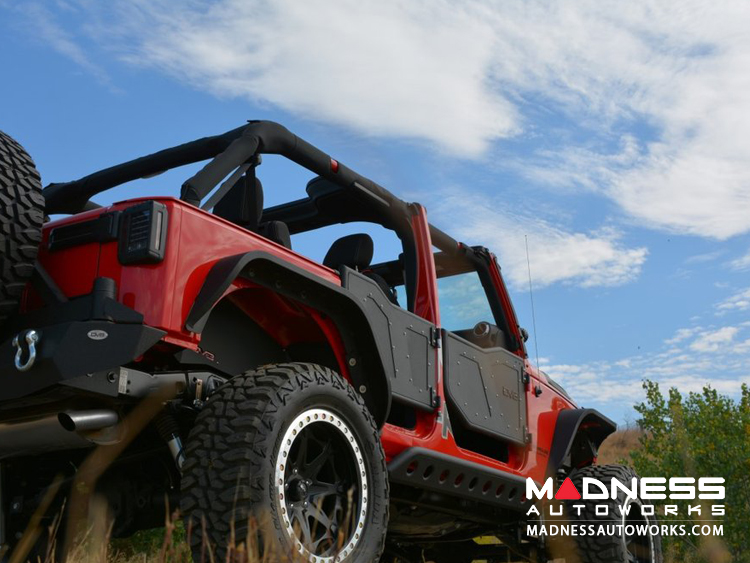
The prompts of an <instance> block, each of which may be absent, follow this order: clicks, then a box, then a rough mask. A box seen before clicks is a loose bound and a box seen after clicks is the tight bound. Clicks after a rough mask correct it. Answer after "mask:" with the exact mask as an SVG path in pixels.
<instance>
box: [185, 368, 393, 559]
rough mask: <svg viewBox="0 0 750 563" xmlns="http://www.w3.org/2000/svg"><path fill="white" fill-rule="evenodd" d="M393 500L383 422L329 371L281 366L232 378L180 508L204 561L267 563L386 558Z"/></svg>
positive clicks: (218, 395) (190, 454)
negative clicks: (380, 426) (381, 431)
mask: <svg viewBox="0 0 750 563" xmlns="http://www.w3.org/2000/svg"><path fill="white" fill-rule="evenodd" d="M326 444H328V445H326ZM326 452H327V453H326ZM334 452H335V454H334ZM321 459H322V460H323V461H320V460H321ZM325 460H328V461H325ZM321 468H322V469H321ZM388 494H389V488H388V475H387V469H386V464H385V454H384V453H383V448H382V445H381V443H380V437H379V434H378V429H377V426H376V425H375V422H374V420H373V418H372V416H371V415H370V413H369V411H368V410H367V407H365V404H364V401H363V400H362V398H361V397H360V396H359V394H358V393H357V392H356V391H355V390H354V389H353V388H352V386H351V385H349V383H347V382H346V381H345V380H344V379H343V378H342V377H341V376H340V375H338V374H337V373H335V372H333V371H332V370H331V369H329V368H326V367H322V366H318V365H314V364H306V363H288V364H279V365H273V366H266V367H263V368H260V369H257V370H254V371H249V372H247V373H245V374H243V375H240V376H237V377H235V378H233V379H231V380H230V381H228V382H227V383H226V384H224V385H223V386H222V387H221V388H220V389H219V390H217V391H216V392H215V393H214V394H213V395H212V396H211V397H210V399H209V400H208V402H207V403H206V406H205V407H204V408H203V410H202V411H201V412H200V414H199V415H198V418H197V420H196V423H195V426H194V427H193V429H192V430H191V432H190V436H189V438H188V442H187V446H186V461H185V465H184V466H183V477H182V503H181V509H182V513H183V515H184V517H185V527H186V529H187V530H188V533H189V539H190V544H191V548H192V551H193V558H194V560H195V561H208V560H209V550H210V552H213V556H215V557H216V560H217V561H238V560H246V559H244V558H247V556H248V553H247V551H248V550H249V551H257V552H258V555H260V558H259V560H261V561H287V560H289V561H295V562H302V561H307V562H312V561H315V562H328V561H333V560H334V559H335V560H336V561H337V562H338V561H343V562H345V563H355V562H356V563H370V562H375V561H378V559H379V557H380V554H381V553H382V551H383V546H384V542H385V532H386V528H387V523H388ZM342 506H343V507H344V508H342ZM355 507H356V508H355ZM344 514H346V515H351V517H346V516H345V517H343V518H342V516H343V515H344ZM321 522H322V524H321ZM316 523H317V527H316ZM303 527H306V530H302V528H303ZM345 528H346V531H345ZM355 534H356V537H355ZM324 536H325V538H324ZM306 538H309V539H306ZM321 538H323V539H321ZM300 540H301V541H300ZM303 543H305V544H306V545H308V546H311V547H310V550H309V551H306V550H305V549H303V547H302V544H303ZM243 548H244V553H243ZM253 555H254V554H252V553H251V554H250V557H249V560H254V559H253Z"/></svg>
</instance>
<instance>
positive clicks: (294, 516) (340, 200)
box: [0, 121, 661, 563]
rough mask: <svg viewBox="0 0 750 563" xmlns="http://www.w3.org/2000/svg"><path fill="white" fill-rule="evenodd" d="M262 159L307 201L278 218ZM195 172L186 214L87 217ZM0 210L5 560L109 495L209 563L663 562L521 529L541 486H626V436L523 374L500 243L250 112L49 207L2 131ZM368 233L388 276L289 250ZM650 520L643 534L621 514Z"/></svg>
mask: <svg viewBox="0 0 750 563" xmlns="http://www.w3.org/2000/svg"><path fill="white" fill-rule="evenodd" d="M262 154H278V155H282V156H284V157H286V158H287V159H289V160H292V161H294V162H295V163H297V164H298V165H301V166H302V167H304V168H306V169H308V170H309V171H311V172H312V173H313V174H314V175H316V176H315V177H314V178H313V179H312V180H311V181H310V182H309V183H308V184H307V188H306V191H307V197H305V198H303V199H299V200H296V201H291V202H289V203H285V204H283V205H277V206H274V207H267V208H264V207H263V188H262V186H261V182H260V180H259V179H258V176H257V175H256V174H257V170H258V165H259V164H260V162H261V155H262ZM201 161H208V163H207V164H206V165H205V166H204V167H203V168H202V169H201V170H200V171H199V172H198V173H197V174H195V175H194V176H193V177H191V178H190V179H188V180H187V181H186V182H185V183H184V184H183V185H182V190H181V194H180V198H179V199H176V198H171V197H153V198H138V199H133V200H128V201H123V202H120V203H117V204H115V205H112V206H109V207H101V206H99V205H97V204H96V203H94V202H93V201H91V198H92V197H94V196H96V195H97V194H99V193H101V192H103V191H104V190H107V189H110V188H113V187H115V186H118V185H121V184H124V183H127V182H130V181H133V180H136V179H139V178H145V177H150V176H153V175H156V174H158V173H160V172H163V171H165V170H169V169H172V168H176V167H179V166H183V165H187V164H191V163H196V162H201ZM0 199H1V200H2V211H1V212H0V227H1V230H0V241H1V243H2V244H0V252H1V253H2V254H1V255H0V266H1V268H0V331H1V332H2V334H0V342H2V344H1V345H0V546H4V548H3V547H0V559H1V558H2V551H3V549H4V550H5V551H6V552H8V551H9V550H10V549H12V548H13V547H14V546H16V547H17V548H18V549H22V548H24V546H25V549H27V550H28V544H29V542H28V541H24V540H22V538H23V537H24V532H25V531H26V532H25V533H26V534H27V536H28V534H29V533H30V532H29V530H28V526H29V522H30V521H32V520H34V519H38V518H39V517H42V518H43V519H44V518H47V519H49V521H52V522H55V523H56V527H57V531H58V533H60V534H61V533H62V532H63V531H64V530H63V528H65V523H66V521H67V522H68V526H67V527H68V529H70V528H71V525H70V518H72V517H73V516H75V514H73V513H74V512H75V511H76V510H78V509H80V508H81V499H80V498H78V499H76V495H78V496H79V497H80V496H81V495H83V494H84V493H82V491H93V490H95V491H96V494H98V495H101V496H102V497H103V498H105V499H106V500H107V502H108V504H109V507H110V510H111V513H112V515H113V522H114V523H113V534H114V535H115V536H123V535H128V534H131V533H133V532H134V531H137V530H139V529H145V528H153V527H158V526H160V525H163V523H164V514H165V511H168V510H169V509H170V507H171V508H174V507H175V506H179V507H180V510H181V513H182V516H183V518H184V522H185V529H186V531H187V535H188V537H189V541H190V542H191V546H192V549H193V553H194V557H195V560H196V561H208V560H209V555H208V554H212V555H211V557H216V558H217V559H216V560H227V559H232V558H233V557H239V556H240V555H242V553H243V552H244V553H245V554H246V546H245V544H247V543H248V542H250V543H253V545H255V547H256V548H257V549H258V550H260V551H261V552H262V553H264V554H265V556H266V557H267V559H266V560H281V559H283V558H285V557H290V558H291V559H294V560H299V561H305V562H311V563H323V562H325V563H329V562H331V563H334V562H355V561H356V562H364V561H368V562H369V561H391V562H394V561H403V562H412V561H414V562H417V561H436V562H454V561H458V562H469V561H473V560H474V559H482V560H485V561H546V560H548V559H551V558H553V557H556V556H557V557H566V558H567V560H568V561H572V560H580V561H586V562H597V563H601V562H605V561H613V562H614V561H617V562H626V561H627V562H642V563H658V561H660V560H661V554H660V546H659V538H658V536H651V535H648V534H646V535H633V536H626V535H624V534H623V533H619V534H614V535H611V536H607V537H601V536H599V537H579V538H575V539H574V540H573V541H571V542H570V544H569V545H568V547H567V549H568V551H567V552H566V553H564V554H559V553H558V554H555V553H554V546H553V545H552V546H551V544H550V542H549V541H545V540H546V539H547V538H545V536H544V535H540V536H538V537H532V536H530V535H529V533H527V524H529V523H531V524H533V523H537V524H538V523H540V522H543V521H544V519H545V512H544V510H534V509H532V506H533V505H534V502H532V501H533V500H534V499H529V498H527V496H526V495H527V488H526V487H527V483H526V482H527V479H531V480H533V482H534V483H535V485H536V487H537V488H538V487H540V486H541V484H542V483H543V482H545V481H546V480H547V479H548V478H550V477H551V478H553V479H554V480H555V482H556V483H557V485H556V486H559V485H560V484H561V483H562V482H563V480H564V479H565V478H566V477H568V476H570V477H571V479H572V481H573V482H574V483H575V484H576V485H580V484H581V482H582V479H583V477H585V476H590V477H596V478H598V479H600V480H603V481H606V480H607V479H611V478H612V477H617V478H619V479H621V480H623V481H627V480H628V479H630V478H631V477H632V476H633V474H632V471H631V470H629V469H627V468H624V467H622V466H609V467H599V466H596V465H595V462H596V456H597V448H598V446H599V445H600V444H601V442H602V441H603V440H604V438H605V437H606V436H607V435H609V434H610V433H612V432H613V431H614V430H615V425H614V424H613V423H612V422H611V421H610V420H608V419H607V418H606V417H604V416H602V415H601V414H599V413H598V412H596V411H594V410H591V409H583V408H578V407H577V406H576V405H575V403H574V402H573V401H572V400H571V399H570V397H568V395H567V394H566V393H565V391H564V390H563V389H562V388H561V387H560V386H559V385H557V384H556V383H555V382H554V381H552V380H551V379H550V378H549V377H548V376H546V375H545V374H544V373H542V372H541V371H539V370H538V369H535V367H534V366H533V365H532V364H531V363H530V362H529V361H528V358H527V353H526V350H525V347H524V341H525V340H526V338H527V334H526V332H525V331H524V330H523V329H522V328H520V327H519V324H518V320H517V319H516V315H515V312H514V310H513V306H512V304H511V301H510V298H509V296H508V292H507V290H506V287H505V285H504V283H503V278H502V276H501V274H500V267H499V266H498V264H497V261H496V258H495V256H494V255H493V254H492V253H491V252H490V251H488V250H487V249H486V248H483V247H469V246H466V245H465V244H462V243H460V242H457V241H455V240H454V239H453V238H451V237H450V236H449V235H447V234H445V233H444V232H442V231H440V230H439V229H437V228H435V227H434V226H432V225H430V223H429V222H428V220H427V214H426V212H425V209H424V207H422V206H421V205H419V204H417V203H406V202H404V201H402V200H401V199H399V198H398V197H396V196H394V195H393V194H391V193H390V192H388V191H387V190H386V189H385V188H383V187H382V186H380V185H378V184H376V183H375V182H373V181H371V180H369V179H367V178H365V177H363V176H360V175H359V174H357V173H356V172H354V171H353V170H351V169H350V168H347V167H346V166H344V165H343V164H341V163H340V162H338V161H337V160H334V159H333V158H331V157H330V156H328V155H327V154H325V153H323V152H321V151H320V150H318V149H317V148H315V147H313V146H312V145H310V144H309V143H307V142H305V141H304V140H302V139H300V138H299V137H297V136H295V135H293V134H292V133H290V132H289V131H288V130H287V129H285V128H284V127H282V126H280V125H278V124H276V123H272V122H268V121H251V122H249V123H248V124H245V125H243V126H242V127H239V128H237V129H234V130H232V131H229V132H227V133H225V134H223V135H218V136H214V137H207V138H203V139H199V140H196V141H193V142H190V143H187V144H184V145H181V146H178V147H174V148H170V149H166V150H163V151H161V152H158V153H156V154H153V155H150V156H146V157H142V158H139V159H136V160H133V161H130V162H127V163H125V164H120V165H118V166H114V167H112V168H108V169H105V170H102V171H99V172H96V173H94V174H91V175H89V176H86V177H85V178H82V179H80V180H77V181H74V182H67V183H55V184H50V185H48V186H47V187H46V188H44V189H43V190H42V188H41V184H40V178H39V174H38V173H37V172H36V170H35V168H34V164H33V162H32V161H31V159H30V158H29V156H28V155H27V154H26V153H25V152H24V150H23V149H22V148H21V147H20V145H18V144H17V143H16V142H15V141H13V140H12V139H11V138H10V137H8V136H7V135H4V134H1V133H0ZM60 214H67V215H69V217H65V218H62V219H57V220H54V221H50V220H49V216H50V215H60ZM351 222H360V223H361V222H366V223H371V224H374V225H379V226H381V227H384V228H385V229H388V230H390V231H392V232H393V233H395V234H396V236H397V237H398V239H399V240H400V242H401V246H402V251H401V253H399V255H397V256H393V259H392V260H390V261H386V262H380V263H377V264H373V263H372V258H373V241H372V238H371V237H370V236H368V235H367V234H351V235H349V236H345V237H343V238H340V239H338V240H335V241H333V242H332V244H331V246H330V250H329V251H328V253H327V254H326V256H325V259H324V260H323V263H322V264H320V263H317V262H315V261H313V260H310V259H308V258H306V257H305V256H302V255H300V254H298V253H296V252H295V251H294V250H293V249H292V244H291V239H290V234H293V235H299V236H301V237H304V236H305V235H304V233H306V232H308V231H312V230H315V229H320V228H323V227H326V226H329V225H334V224H344V223H351ZM478 297H481V298H478ZM441 307H442V308H443V316H444V317H445V318H448V316H450V317H451V318H455V319H458V320H459V321H465V322H466V323H467V324H468V326H459V327H453V326H451V327H445V326H444V325H443V323H442V322H441ZM471 325H474V326H471ZM97 446H98V447H97ZM56 491H57V492H56ZM84 496H85V495H84ZM62 498H67V499H68V502H67V503H64V504H63V503H62V502H60V499H62ZM86 502H88V501H87V500H86ZM578 503H579V504H583V505H585V506H588V505H587V504H586V502H585V501H578ZM537 504H539V503H537ZM63 506H64V508H62V507H63ZM539 506H540V507H541V508H544V506H542V505H541V504H539ZM62 510H64V511H65V514H66V515H67V520H66V518H62V519H60V518H58V517H57V516H56V511H57V513H60V511H62ZM587 510H588V509H585V510H584V511H583V512H582V513H581V512H580V511H579V514H577V515H576V514H575V513H573V512H571V513H570V514H569V515H568V518H569V519H578V520H581V521H584V520H586V519H587V518H588V519H591V518H594V516H592V512H591V511H587ZM34 515H35V516H34ZM32 516H34V518H32ZM631 520H634V521H636V522H642V521H646V522H648V518H646V517H643V516H641V515H639V514H636V513H635V512H634V511H633V512H631V514H630V515H626V516H620V515H619V514H615V513H613V514H611V515H610V517H609V521H611V522H614V523H617V522H620V523H624V522H626V521H627V522H630V521H631ZM44 521H45V520H43V522H44ZM43 535H44V534H43ZM479 536H485V538H484V541H475V538H477V537H479ZM486 537H490V538H494V539H492V540H491V541H488V540H487V539H486ZM19 540H21V541H19ZM32 543H33V542H32ZM36 543H37V548H38V546H39V544H40V543H41V544H43V545H46V546H47V547H46V548H45V549H48V550H49V549H50V548H49V545H48V543H49V542H47V543H45V542H40V541H37V542H36ZM243 550H244V551H243ZM50 553H51V551H50ZM23 556H24V554H21V557H23Z"/></svg>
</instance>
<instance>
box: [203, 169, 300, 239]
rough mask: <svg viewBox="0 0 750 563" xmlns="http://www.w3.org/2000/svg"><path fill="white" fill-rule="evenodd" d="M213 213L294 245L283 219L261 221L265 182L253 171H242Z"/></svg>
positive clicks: (269, 237) (260, 233) (253, 230)
mask: <svg viewBox="0 0 750 563" xmlns="http://www.w3.org/2000/svg"><path fill="white" fill-rule="evenodd" d="M214 215H218V216H219V217H222V218H224V219H226V220H227V221H231V222H232V223H234V224H235V225H239V226H240V227H244V228H245V229H247V230H248V231H252V232H254V233H258V234H259V235H260V236H262V237H265V238H267V239H268V240H272V241H273V242H275V243H277V244H280V245H281V246H285V247H286V248H288V249H290V250H291V248H292V237H291V236H290V235H289V228H288V227H287V225H286V223H283V222H281V221H266V222H265V223H263V222H261V219H262V217H263V184H261V183H260V180H259V179H258V178H256V177H255V176H254V175H252V174H251V175H249V176H248V175H247V174H244V175H242V176H241V177H240V178H239V179H238V180H237V182H235V184H234V186H232V187H231V188H230V189H229V191H228V192H227V193H226V195H225V196H224V197H223V198H221V199H220V200H219V202H218V203H217V204H216V205H215V206H214Z"/></svg>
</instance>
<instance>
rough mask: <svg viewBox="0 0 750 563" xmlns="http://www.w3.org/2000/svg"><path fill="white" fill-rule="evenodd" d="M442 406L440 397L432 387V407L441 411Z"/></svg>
mask: <svg viewBox="0 0 750 563" xmlns="http://www.w3.org/2000/svg"><path fill="white" fill-rule="evenodd" d="M441 404H442V403H441V400H440V395H438V394H437V392H436V391H435V388H434V387H432V386H430V406H432V408H433V409H439V408H440V405H441Z"/></svg>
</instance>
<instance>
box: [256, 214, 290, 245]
mask: <svg viewBox="0 0 750 563" xmlns="http://www.w3.org/2000/svg"><path fill="white" fill-rule="evenodd" d="M258 233H259V234H260V235H261V236H264V237H266V238H267V239H268V240H272V241H273V242H276V243H278V244H280V245H281V246H285V247H287V248H288V249H289V250H291V249H292V237H291V236H290V235H289V227H287V225H286V223H282V222H281V221H266V222H265V223H261V225H260V228H259V229H258Z"/></svg>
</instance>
